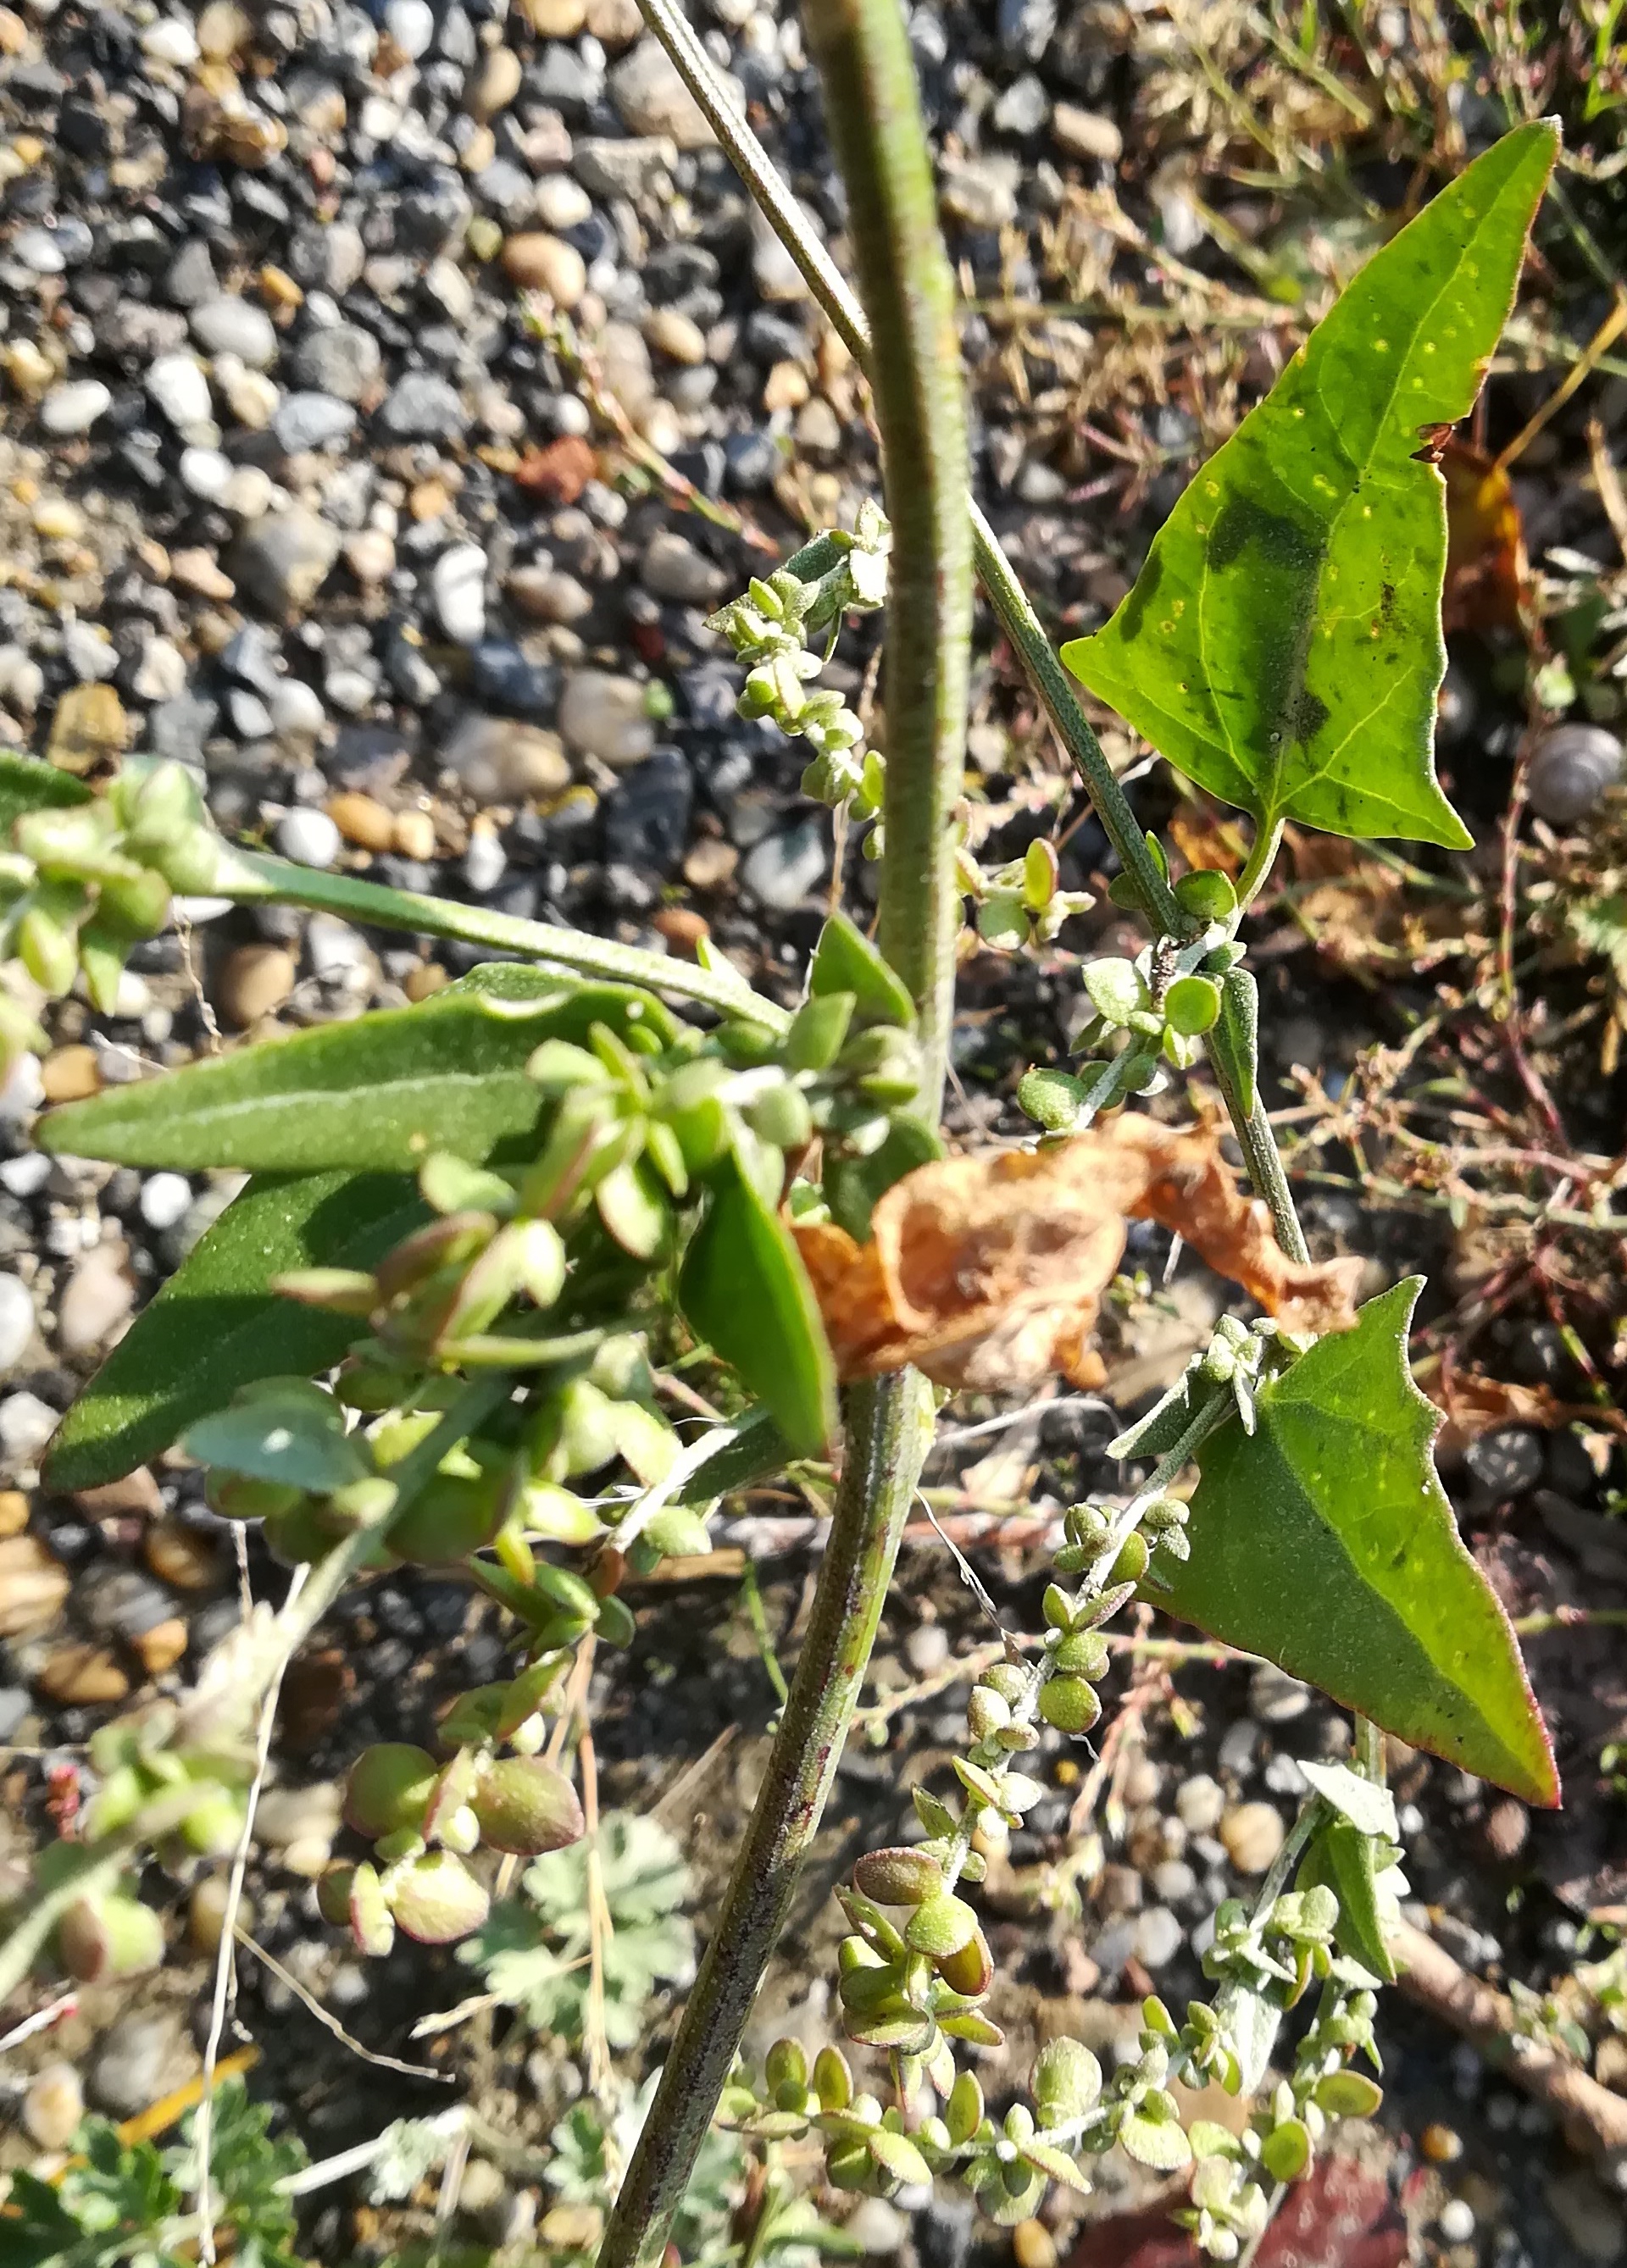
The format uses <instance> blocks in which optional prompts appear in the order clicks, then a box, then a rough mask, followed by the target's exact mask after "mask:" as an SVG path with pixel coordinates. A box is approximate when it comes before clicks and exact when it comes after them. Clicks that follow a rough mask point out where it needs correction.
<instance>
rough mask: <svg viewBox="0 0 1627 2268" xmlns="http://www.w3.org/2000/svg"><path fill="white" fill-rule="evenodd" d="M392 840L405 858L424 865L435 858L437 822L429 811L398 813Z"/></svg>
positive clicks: (392, 828)
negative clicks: (426, 861)
mask: <svg viewBox="0 0 1627 2268" xmlns="http://www.w3.org/2000/svg"><path fill="white" fill-rule="evenodd" d="M390 839H391V841H392V842H393V843H394V846H395V848H396V850H397V851H399V852H400V853H401V857H402V858H416V860H417V861H418V863H419V865H423V863H424V861H425V860H426V859H430V858H433V857H434V856H435V821H434V820H433V819H432V818H431V815H430V814H429V813H428V812H427V811H398V812H397V813H396V814H395V817H394V821H393V823H392V827H391V838H390Z"/></svg>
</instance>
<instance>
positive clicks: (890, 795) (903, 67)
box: [598, 0, 972, 2268]
mask: <svg viewBox="0 0 1627 2268" xmlns="http://www.w3.org/2000/svg"><path fill="white" fill-rule="evenodd" d="M807 26H808V32H809V37H810V44H811V46H812V48H813V54H814V57H815V60H816V61H817V63H818V64H819V68H820V71H821V77H822V78H823V81H824V88H825V105H826V115H827V118H828V122H829V129H830V136H831V141H832V143H833V144H834V145H835V148H836V158H837V161H838V163H839V164H840V166H841V168H842V172H843V179H844V180H845V181H846V184H847V191H848V202H849V208H850V214H851V220H852V234H853V240H854V246H855V251H856V254H857V258H858V273H859V279H860V283H861V285H862V287H863V290H864V293H865V302H866V304H867V306H869V308H870V309H871V311H872V316H873V318H874V320H875V328H876V331H877V335H879V336H880V337H881V338H882V339H884V340H885V341H886V342H887V343H886V348H885V350H884V351H883V352H882V353H880V354H879V355H877V356H876V357H874V358H873V365H872V372H871V381H872V391H873V394H874V397H875V405H876V422H877V423H878V425H879V427H880V434H881V460H882V466H883V472H884V478H885V481H886V487H887V511H888V514H889V517H890V518H891V520H892V524H893V553H892V564H891V574H890V586H891V587H890V593H889V598H888V604H887V805H886V811H885V821H886V828H887V852H886V858H885V859H884V862H883V865H882V873H881V901H880V944H881V947H882V950H883V951H884V952H885V953H886V954H887V959H888V960H889V961H891V962H892V964H893V966H894V968H896V969H897V971H898V973H899V975H900V976H902V978H903V980H904V982H905V983H906V984H907V985H908V986H909V992H910V995H911V998H913V999H914V1001H915V1003H916V1007H917V1013H918V1014H919V1017H920V1030H921V1038H922V1042H923V1056H924V1072H923V1079H922V1090H921V1107H922V1109H923V1111H924V1113H925V1114H926V1115H928V1116H930V1117H931V1118H932V1119H933V1120H935V1119H936V1117H937V1114H938V1108H939V1099H940V1097H941V1094H942V1088H943V1079H944V1068H945V1064H946V1057H947V1049H948V1039H949V1025H950V1019H951V1015H952V1012H953V985H954V946H955V938H956V933H957V932H958V930H959V926H960V902H959V896H958V894H957V892H956V890H955V887H954V837H953V814H954V806H955V804H956V801H957V800H958V798H959V795H960V792H961V764H962V758H963V755H964V749H965V734H966V707H967V676H968V654H969V650H970V637H971V605H972V574H971V544H970V540H969V529H968V519H967V453H966V423H965V402H964V394H963V388H962V381H961V365H960V353H959V348H958V344H957V341H956V337H955V329H954V293H953V281H952V278H951V276H950V273H949V265H948V261H947V259H946V255H945V253H944V248H943V243H942V239H940V237H939V232H938V220H937V209H936V201H935V198H934V194H933V188H932V175H931V161H930V158H929V157H928V152H927V146H926V136H925V133H924V129H923V126H922V122H921V116H920V109H919V104H918V101H917V93H916V85H915V75H914V69H913V65H912V63H911V61H910V55H909V39H908V35H907V33H906V31H905V27H904V21H903V17H902V12H901V11H900V8H899V4H898V0H810V4H809V7H808V11H807ZM736 123H738V122H736ZM933 1416H934V1397H933V1394H932V1389H931V1387H930V1386H929V1385H928V1384H927V1383H926V1381H924V1379H922V1378H921V1377H919V1376H918V1375H917V1373H915V1372H913V1371H905V1372H903V1373H901V1374H900V1375H898V1376H896V1377H892V1378H886V1379H881V1380H879V1381H876V1382H874V1383H872V1384H868V1385H864V1386H859V1387H856V1388H853V1389H852V1390H851V1391H850V1394H849V1395H848V1396H847V1409H846V1419H847V1432H846V1442H845V1447H844V1453H843V1469H842V1480H841V1484H840V1486H839V1488H838V1490H837V1492H836V1505H835V1508H834V1510H833V1513H832V1516H831V1526H830V1542H829V1545H828V1550H827V1551H826V1555H825V1561H824V1565H823V1566H822V1567H821V1571H820V1578H819V1586H818V1588H817V1590H816V1592H815V1594H814V1600H813V1610H812V1613H811V1615H810V1617H809V1623H808V1629H807V1633H806V1638H804V1641H803V1646H802V1652H801V1653H800V1655H799V1659H798V1662H797V1669H796V1675H795V1677H794V1678H793V1680H792V1683H791V1693H790V1697H789V1698H788V1700H787V1702H786V1704H785V1709H784V1716H783V1718H782V1719H781V1723H780V1728H779V1731H778V1734H777V1735H776V1738H775V1742H774V1749H773V1754H772V1756H771V1757H770V1759H769V1771H768V1777H767V1778H766V1780H765V1781H764V1783H763V1786H762V1793H761V1794H760V1795H759V1796H758V1799H757V1802H756V1806H755V1809H754V1810H753V1813H752V1817H751V1823H750V1825H749V1826H748V1828H747V1832H746V1837H745V1841H744V1843H743V1844H742V1845H741V1848H740V1852H739V1853H738V1855H737V1856H736V1859H735V1862H734V1867H733V1873H732V1874H731V1875H730V1878H729V1886H728V1889H727V1891H726V1892H725V1896H724V1902H723V1907H722V1911H720V1913H719V1914H718V1923H717V1927H716V1929H715V1930H714V1932H713V1933H712V1937H711V1940H710V1944H709V1945H708V1947H707V1950H706V1957H705V1960H704V1962H703V1963H702V1967H701V1973H700V1975H699V1977H697V1979H696V1985H695V1989H694V1991H693V1992H692V1993H691V1994H690V1996H689V2001H688V2007H686V2008H685V2010H684V2014H683V2021H682V2023H681V2026H680V2028H679V2033H678V2037H677V2039H676V2041H675V2042H674V2045H673V2051H672V2054H671V2056H670V2057H669V2058H668V2059H667V2063H666V2069H665V2071H664V2072H663V2073H662V2075H661V2083H660V2086H659V2088H658V2090H657V2093H656V2097H655V2101H654V2102H653V2103H652V2106H651V2110H650V2115H649V2117H648V2119H647V2120H646V2122H645V2124H644V2132H643V2135H642V2136H641V2138H640V2139H639V2144H638V2148H637V2153H636V2154H635V2155H634V2159H633V2162H632V2164H631V2166H630V2167H629V2169H628V2173H627V2177H626V2179H625V2180H624V2182H623V2183H622V2192H621V2195H620V2196H619V2198H617V2199H616V2205H615V2213H614V2214H613V2216H612V2218H611V2221H610V2226H609V2228H608V2229H607V2232H606V2235H605V2240H604V2243H603V2245H602V2247H601V2249H600V2255H599V2264H598V2268H656V2264H657V2263H658V2262H659V2260H660V2257H661V2255H662V2252H663V2250H664V2249H665V2246H666V2236H667V2231H668V2229H669V2228H670V2227H671V2225H672V2218H673V2214H674V2212H675V2211H676V2210H677V2207H678V2205H679V2204H680V2203H681V2200H682V2198H683V2194H684V2191H685V2190H686V2189H687V2187H688V2182H689V2176H690V2174H691V2172H692V2170H693V2168H694V2165H695V2160H696V2154H697V2152H698V2151H699V2149H700V2146H701V2143H702V2142H703V2139H704V2138H705V2135H706V2132H707V2129H708V2127H709V2125H710V2122H711V2118H712V2115H713V2113H714V2111H715V2110H716V2108H717V2104H718V2095H720V2093H721V2092H722V2089H723V2086H724V2083H725V2080H726V2079H727V2078H728V2075H729V2072H730V2069H731V2067H732V2066H733V2061H734V2058H735V2055H736V2053H737V2051H738V2050H739V2046H740V2036H741V2034H742V2032H743V2031H744V2029H745V2025H746V2021H747V2016H748V2015H749V2014H750V2012H751V2006H752V2002H753V2001H754V1999H755V1997H756V1994H757V1989H758V1987H759V1985H761V1983H762V1976H763V1972H764V1970H766V1968H767V1966H768V1963H769V1957H770V1955H772V1953H773V1950H774V1948H775V1945H776V1944H777V1941H778V1939H779V1937H780V1935H781V1933H782V1932H783V1931H784V1927H785V1924H786V1921H787V1918H789V1915H790V1911H791V1899H792V1896H794V1894H795V1890H796V1887H797V1881H798V1876H799V1873H800V1871H801V1867H802V1862H803V1859H805V1857H806V1853H807V1851H808V1848H809V1846H810V1845H811V1844H812V1842H813V1837H814V1835H815V1834H816V1833H817V1831H818V1828H819V1823H820V1820H821V1815H822V1814H823V1812H824V1808H825V1802H826V1799H827V1797H828V1794H829V1793H830V1786H831V1782H832V1780H833V1778H835V1774H836V1765H837V1764H838V1762H839V1761H840V1758H841V1755H842V1750H843V1744H844V1742H846V1739H847V1735H848V1731H849V1728H850V1725H851V1723H852V1718H853V1710H854V1706H855V1705H856V1703H857V1701H858V1694H859V1689H860V1686H861V1685H862V1683H863V1682H864V1676H865V1668H866V1667H867V1665H868V1663H869V1660H870V1650H871V1647H872V1645H873V1644H874V1642H875V1634H876V1626H877V1624H878V1622H879V1621H880V1614H881V1607H882V1602H883V1601H884V1600H885V1599H886V1596H887V1587H888V1585H889V1584H890V1582H891V1580H892V1576H893V1568H894V1562H895V1560H896V1558H897V1556H898V1546H899V1542H900V1539H901V1537H902V1534H903V1529H904V1523H905V1521H906V1520H907V1519H908V1517H909V1509H910V1506H911V1505H912V1504H913V1502H914V1500H915V1491H916V1487H917V1482H918V1480H919V1477H920V1473H921V1467H922V1463H923V1462H924V1458H925V1455H926V1452H927V1448H928V1447H929V1446H930V1444H931V1437H932V1426H933Z"/></svg>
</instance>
